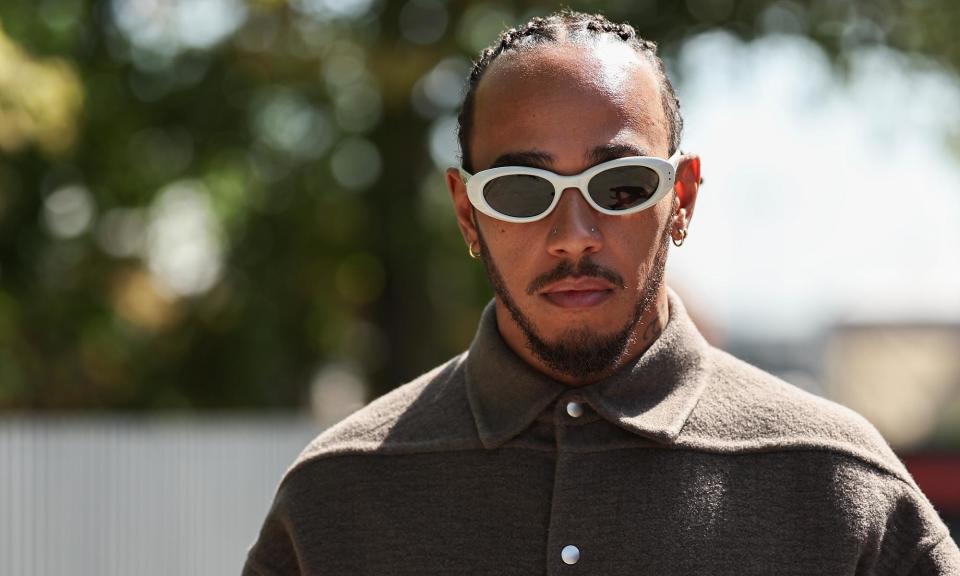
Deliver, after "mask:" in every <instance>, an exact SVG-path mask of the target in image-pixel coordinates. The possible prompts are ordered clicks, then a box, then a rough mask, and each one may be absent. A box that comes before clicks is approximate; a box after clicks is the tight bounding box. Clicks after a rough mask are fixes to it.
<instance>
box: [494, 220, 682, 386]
mask: <svg viewBox="0 0 960 576" xmlns="http://www.w3.org/2000/svg"><path fill="white" fill-rule="evenodd" d="M477 237H478V240H479V243H480V254H481V257H482V259H483V263H484V266H485V267H486V270H487V277H488V278H489V279H490V284H491V285H492V286H493V290H494V292H495V293H496V294H497V297H498V298H499V299H500V301H501V302H502V303H503V305H504V306H505V307H506V308H507V310H508V311H509V312H510V316H511V317H512V318H513V320H514V322H516V323H517V326H519V327H520V330H521V331H522V332H523V334H524V336H525V337H526V340H527V348H528V349H529V350H530V351H531V352H532V353H533V354H534V356H536V357H537V358H538V359H540V360H541V361H542V362H543V363H544V364H545V365H546V366H548V367H549V368H550V369H552V370H554V371H556V372H558V373H560V374H564V375H567V376H569V377H571V378H572V379H574V380H589V379H590V378H591V377H593V376H596V375H599V374H602V373H604V372H606V371H608V370H609V369H610V367H611V366H614V365H616V364H618V363H619V361H620V360H621V359H622V357H623V356H624V355H625V354H626V352H627V350H628V349H629V347H630V345H631V344H632V343H633V342H634V340H635V339H636V327H637V325H638V324H639V323H640V321H641V319H642V318H643V317H644V316H645V315H646V313H647V311H648V310H649V308H650V306H652V305H653V303H654V301H655V299H656V297H657V293H658V292H659V290H660V285H661V284H662V283H663V274H664V269H665V268H666V263H667V252H668V250H669V246H670V226H669V224H668V225H666V226H664V230H663V233H662V234H661V235H660V239H659V240H660V242H659V245H658V246H657V253H656V255H655V257H654V262H653V267H652V268H651V270H650V273H649V274H648V275H647V278H646V280H645V283H644V287H643V290H642V291H641V293H640V296H639V297H638V298H637V302H636V305H635V306H634V308H633V315H632V316H631V317H630V318H629V319H628V320H627V322H626V323H625V324H624V326H623V327H622V328H621V329H620V330H617V331H616V332H614V333H613V334H606V335H604V334H598V333H597V332H596V331H594V330H591V329H589V328H586V327H577V328H571V329H569V330H567V331H565V332H564V333H563V334H561V335H560V337H559V338H558V339H557V340H555V341H553V342H548V341H546V340H545V339H544V338H543V337H542V336H541V335H540V332H539V330H538V329H537V327H536V325H534V323H533V322H532V321H531V320H530V318H528V317H527V316H526V315H525V314H524V313H523V311H522V310H520V308H519V307H518V306H517V303H516V301H515V300H514V299H513V297H512V296H511V295H510V291H509V290H507V287H506V284H505V283H504V281H503V276H501V274H500V270H499V269H498V268H497V265H496V263H495V262H494V261H493V259H492V258H491V257H490V251H489V250H488V249H487V245H486V242H485V241H484V239H483V234H482V233H481V232H480V227H479V226H477ZM567 277H597V278H604V279H606V280H608V281H610V282H613V283H614V284H616V285H618V286H619V287H621V288H623V287H624V283H623V280H622V278H621V277H620V276H619V275H618V274H617V273H616V272H614V271H612V270H609V269H607V268H604V267H601V266H599V265H597V264H596V263H595V262H594V261H593V260H591V259H590V256H589V255H585V256H583V257H582V258H580V260H579V261H578V262H577V263H576V265H574V264H573V263H571V262H570V261H568V260H565V261H563V262H561V263H560V264H559V265H558V266H557V267H555V268H554V269H553V270H551V271H550V272H547V273H546V274H544V275H542V276H540V277H538V278H537V279H535V280H534V281H533V282H532V283H531V285H530V287H529V289H528V292H529V293H535V291H536V290H537V289H538V288H542V287H543V286H545V285H547V284H549V283H553V282H556V281H558V280H561V279H563V278H567Z"/></svg>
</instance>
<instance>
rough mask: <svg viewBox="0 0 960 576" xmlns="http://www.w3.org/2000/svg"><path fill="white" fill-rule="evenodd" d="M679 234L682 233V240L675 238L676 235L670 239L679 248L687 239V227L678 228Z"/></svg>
mask: <svg viewBox="0 0 960 576" xmlns="http://www.w3.org/2000/svg"><path fill="white" fill-rule="evenodd" d="M677 234H679V235H680V240H677V239H676V238H674V237H671V238H670V240H672V241H673V245H674V246H676V247H677V248H679V247H681V246H683V241H684V240H686V239H687V229H686V228H678V229H677Z"/></svg>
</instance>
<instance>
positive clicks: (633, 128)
mask: <svg viewBox="0 0 960 576" xmlns="http://www.w3.org/2000/svg"><path fill="white" fill-rule="evenodd" d="M501 58H502V59H497V60H495V61H494V62H493V64H491V67H490V68H489V69H488V70H487V72H486V74H485V75H484V77H483V78H482V79H481V81H480V84H479V86H478V88H477V95H476V101H475V110H474V126H475V129H474V131H473V134H472V141H471V147H472V150H473V159H474V161H475V162H476V166H475V167H476V168H477V169H483V168H488V167H491V166H492V165H493V164H498V165H506V164H503V163H502V159H501V158H500V157H501V156H502V155H504V154H511V153H514V154H515V153H521V152H522V153H527V156H526V160H527V162H525V163H524V164H525V165H538V166H543V167H546V165H547V164H548V163H549V160H550V158H549V157H550V155H551V154H552V153H553V151H551V148H556V150H554V151H557V150H561V149H564V150H566V151H568V152H569V151H570V150H572V149H573V147H576V152H575V154H576V155H577V156H578V157H579V156H581V155H583V156H588V157H591V158H593V159H596V158H604V159H610V158H609V151H608V152H603V150H602V149H601V150H595V149H597V148H606V149H611V148H616V146H620V147H621V148H622V147H623V146H633V147H634V149H635V150H637V151H639V152H642V154H636V155H656V154H660V153H664V152H666V148H665V147H666V145H667V132H668V130H667V125H666V118H665V115H664V113H663V106H662V103H661V98H660V90H659V82H658V80H657V77H656V74H655V72H654V70H653V68H652V66H651V65H650V63H649V62H648V61H647V60H646V59H645V58H644V57H643V56H642V55H640V54H638V53H637V52H636V51H635V50H634V49H633V48H631V47H630V46H628V45H627V44H625V43H623V42H616V43H614V42H609V41H608V42H601V43H598V42H592V43H585V44H584V43H569V42H565V43H561V44H556V45H552V44H551V45H545V46H538V47H535V48H530V49H525V50H524V51H522V52H519V53H511V54H509V57H507V58H504V57H503V56H501ZM661 141H662V142H661ZM661 147H663V148H664V150H663V151H661V150H659V148H661ZM621 151H622V150H621ZM538 154H539V160H538V159H537V155H538ZM563 155H564V156H566V157H567V158H569V157H570V156H571V154H563ZM625 155H634V154H619V155H618V156H613V157H619V156H625ZM585 161H586V159H585ZM592 163H597V162H592ZM513 165H516V164H513ZM584 165H585V166H586V165H590V164H584Z"/></svg>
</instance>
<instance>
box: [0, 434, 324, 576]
mask: <svg viewBox="0 0 960 576" xmlns="http://www.w3.org/2000/svg"><path fill="white" fill-rule="evenodd" d="M319 431H320V427H319V426H318V425H317V424H316V423H315V422H313V421H310V420H307V419H305V418H303V417H302V416H299V415H271V416H249V417H247V416H243V417H240V416H237V417H233V416H212V417H207V416H198V417H195V418H155V417H151V418H140V417H128V418H124V417H115V416H103V417H42V418H37V417H28V416H16V417H10V416H6V417H4V416H0V574H2V575H4V576H60V575H70V576H114V575H116V576H121V575H122V576H152V575H154V574H156V575H158V576H159V575H163V576H170V575H184V576H190V575H214V576H216V575H224V576H226V575H238V574H239V573H240V569H241V567H242V565H243V560H244V557H245V555H246V551H247V548H248V547H249V546H250V544H252V543H253V541H254V539H255V538H256V535H257V532H258V530H259V528H260V524H261V522H262V521H263V518H264V515H265V514H266V511H267V508H268V507H269V504H270V501H271V499H272V498H273V493H274V491H275V490H276V486H277V482H278V481H279V479H280V477H281V475H282V474H283V472H284V470H286V468H287V466H288V465H289V464H290V463H291V462H292V461H293V459H294V458H295V457H296V455H297V454H298V453H299V451H300V450H301V449H302V448H303V447H304V446H305V445H306V444H307V443H308V442H309V441H310V439H311V438H312V437H313V436H315V435H316V434H317V433H318V432H319Z"/></svg>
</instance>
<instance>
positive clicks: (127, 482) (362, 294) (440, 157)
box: [0, 0, 960, 575]
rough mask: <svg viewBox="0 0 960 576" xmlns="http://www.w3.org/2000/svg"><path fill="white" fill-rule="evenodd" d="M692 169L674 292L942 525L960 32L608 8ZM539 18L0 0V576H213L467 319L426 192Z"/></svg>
mask: <svg viewBox="0 0 960 576" xmlns="http://www.w3.org/2000/svg"><path fill="white" fill-rule="evenodd" d="M565 5H566V6H569V7H572V8H575V9H579V10H585V11H602V12H604V13H605V14H607V15H608V16H609V17H610V18H611V19H614V20H627V21H629V22H630V23H631V24H632V25H633V26H634V27H635V28H636V29H637V30H638V32H639V33H640V34H641V35H642V36H645V37H648V38H650V39H653V40H656V41H658V42H659V44H660V51H661V55H662V56H663V57H664V58H665V60H666V63H667V67H668V70H669V73H670V74H671V77H672V78H673V79H674V82H675V84H676V87H677V91H678V94H679V96H680V99H681V109H682V112H683V114H684V118H685V121H686V132H685V137H684V144H683V148H684V149H685V150H690V151H694V152H697V153H699V154H700V155H701V157H702V159H703V172H704V176H705V184H704V186H703V188H702V191H701V194H700V200H699V202H698V208H697V211H696V218H695V219H694V221H693V224H692V227H691V236H690V238H689V239H688V241H687V243H686V244H685V245H684V246H683V247H682V248H681V249H674V250H673V251H672V254H671V258H670V263H669V267H668V283H670V285H672V286H673V287H674V288H675V289H676V290H677V291H678V292H679V293H680V294H681V295H682V296H683V297H684V299H685V301H686V303H687V304H688V307H689V308H690V309H691V312H692V314H693V315H694V317H695V319H696V321H697V322H698V324H699V325H700V326H701V327H702V329H703V331H704V332H705V334H706V335H707V336H708V338H709V339H710V340H711V341H712V342H713V343H714V344H715V345H717V346H719V347H721V348H724V349H726V350H729V351H730V352H732V353H734V354H736V355H738V356H741V357H743V358H745V359H746V360H748V361H750V362H753V363H754V364H757V365H759V366H761V367H763V368H764V369H766V370H768V371H771V372H773V373H775V374H778V375H780V376H781V377H783V378H785V379H786V380H788V381H790V382H792V383H794V384H796V385H798V386H801V387H803V388H805V389H807V390H810V391H812V392H814V393H816V394H820V395H823V396H826V397H829V398H831V399H834V400H836V401H838V402H841V403H843V404H845V405H847V406H850V407H851V408H854V409H856V410H858V411H859V412H861V413H862V414H864V415H865V416H866V417H867V418H868V419H870V420H871V421H872V422H873V423H874V424H875V425H876V426H877V427H878V428H880V430H881V431H882V432H883V433H884V435H885V436H886V438H887V439H888V440H889V441H890V442H891V444H892V445H893V446H894V448H895V449H896V450H897V451H898V453H899V454H900V455H901V456H902V457H903V458H904V459H905V461H906V462H907V464H908V466H909V467H910V469H911V471H912V472H913V473H914V475H915V477H916V479H917V480H918V482H919V483H920V484H921V486H923V487H924V489H925V490H926V492H927V494H928V496H929V497H930V498H931V500H933V501H934V504H935V505H936V506H937V508H938V510H939V511H940V512H941V514H942V515H943V516H944V518H945V519H946V520H947V521H948V523H950V524H951V526H952V527H953V529H954V535H955V537H956V536H957V535H958V533H960V532H958V528H960V488H958V486H960V456H958V454H960V171H958V167H960V78H958V76H957V71H958V66H960V40H958V39H957V36H956V30H957V28H958V27H960V4H957V3H954V2H950V1H949V0H859V1H856V2H854V1H853V0H778V1H766V0H686V1H667V0H631V1H627V0H609V1H605V2H604V1H582V2H569V3H567V4H565ZM557 7H558V6H557V5H556V4H552V3H546V2H534V1H529V2H520V1H516V2H495V1H490V2H471V1H456V0H396V1H394V0H389V1H388V0H112V1H108V0H102V1H93V0H38V1H35V2H26V1H17V0H13V1H8V0H4V2H2V3H0V573H3V574H11V575H19V574H31V575H47V574H61V573H65V572H70V573H74V574H80V575H87V574H89V575H94V574H96V575H108V574H138V575H139V574H144V575H146V574H171V573H176V574H237V573H239V570H240V566H241V565H242V562H243V559H244V555H245V553H246V549H247V547H248V546H249V545H250V544H251V543H252V542H253V540H254V538H255V536H256V534H257V531H258V529H259V526H260V523H261V521H262V519H263V516H264V514H265V512H266V510H267V507H268V506H269V503H270V500H271V498H272V496H273V491H274V490H275V488H276V484H277V482H278V481H279V479H280V476H281V475H282V474H283V471H284V470H285V468H286V466H287V465H288V464H289V463H290V462H291V461H292V460H293V458H294V457H295V456H296V454H297V453H298V452H299V450H300V449H301V448H302V447H303V446H304V445H305V444H306V443H307V442H308V441H309V439H310V438H312V437H313V436H314V435H316V434H317V433H318V432H319V431H321V430H322V429H323V428H324V427H325V426H328V425H329V424H330V423H332V422H334V421H336V420H337V419H339V418H340V417H342V416H343V415H345V414H347V413H349V412H350V411H352V410H354V409H356V408H358V407H359V406H361V405H363V403H365V402H366V401H368V400H370V399H372V398H374V397H376V396H379V395H380V394H382V393H384V392H386V391H388V390H390V389H392V388H394V387H396V386H397V385H399V384H401V383H403V382H405V381H407V380H409V379H411V378H413V377H414V376H416V375H418V374H420V373H421V372H423V371H425V370H427V369H428V368H430V367H432V366H434V365H436V364H438V363H440V362H441V361H443V360H445V359H447V358H449V357H450V356H452V355H454V354H457V353H459V352H461V351H462V350H463V349H464V348H466V347H467V346H468V345H469V343H470V340H471V339H472V337H473V334H474V330H475V328H476V323H477V320H478V318H479V313H480V310H481V308H482V306H483V305H484V304H485V303H486V302H487V301H488V300H489V299H490V298H491V296H492V292H491V290H490V289H489V287H488V285H487V281H486V277H485V275H484V273H483V271H482V268H481V267H480V266H479V265H478V264H477V263H476V262H474V261H473V260H471V259H469V258H468V257H467V255H466V251H465V249H464V246H463V242H462V240H461V238H460V235H459V232H458V231H457V228H456V225H455V221H454V217H453V213H452V210H451V207H452V206H451V203H450V200H449V195H448V193H447V192H446V189H445V186H444V183H443V176H442V170H443V169H444V168H446V167H447V166H452V165H456V164H457V163H458V153H459V151H458V148H457V143H456V136H455V130H456V113H457V111H458V107H459V104H460V100H461V97H462V87H463V81H464V79H465V77H466V75H467V73H468V72H469V69H470V66H471V59H472V58H474V57H475V55H476V54H477V52H478V51H479V50H480V49H482V48H484V47H485V46H487V45H488V44H489V43H491V42H493V41H494V40H495V39H496V37H497V35H498V33H499V32H500V31H501V30H503V29H504V28H505V27H508V26H512V25H518V24H520V23H522V22H524V21H526V19H528V18H529V17H531V16H533V15H542V14H545V13H548V12H550V11H552V10H554V9H556V8H557Z"/></svg>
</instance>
